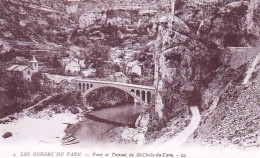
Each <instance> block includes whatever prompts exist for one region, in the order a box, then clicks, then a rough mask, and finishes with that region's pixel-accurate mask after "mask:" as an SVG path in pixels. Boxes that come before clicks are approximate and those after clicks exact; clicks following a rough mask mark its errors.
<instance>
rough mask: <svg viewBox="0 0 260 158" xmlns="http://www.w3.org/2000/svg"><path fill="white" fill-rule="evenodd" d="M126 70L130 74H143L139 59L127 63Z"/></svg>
mask: <svg viewBox="0 0 260 158" xmlns="http://www.w3.org/2000/svg"><path fill="white" fill-rule="evenodd" d="M126 72H127V73H128V74H132V73H136V74H137V75H138V76H141V75H142V67H141V66H140V65H138V61H137V60H135V61H132V62H129V63H128V64H127V65H126Z"/></svg>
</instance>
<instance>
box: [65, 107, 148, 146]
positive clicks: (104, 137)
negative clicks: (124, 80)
mask: <svg viewBox="0 0 260 158" xmlns="http://www.w3.org/2000/svg"><path fill="white" fill-rule="evenodd" d="M143 111H144V108H143V107H142V106H141V105H136V106H134V105H133V104H128V105H122V106H118V107H113V108H106V109H101V110H98V111H93V112H91V113H90V114H91V115H93V116H96V117H98V118H101V119H104V120H107V121H112V122H118V123H121V124H135V121H136V119H137V118H138V116H139V115H140V114H141V113H142V112H143ZM116 127H119V126H116V125H113V124H108V123H104V122H102V121H96V120H93V119H88V118H83V119H82V121H79V122H77V123H75V124H73V125H71V126H69V127H68V128H67V129H66V130H65V131H66V133H67V135H73V137H74V138H76V139H77V140H78V141H79V142H80V143H88V144H89V143H95V144H96V143H98V142H104V141H105V142H109V141H110V139H109V137H108V133H109V131H111V130H112V129H114V128H116Z"/></svg>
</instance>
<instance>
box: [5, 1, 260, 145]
mask: <svg viewBox="0 0 260 158" xmlns="http://www.w3.org/2000/svg"><path fill="white" fill-rule="evenodd" d="M170 6H171V5H170V1H167V0H165V1H160V2H158V1H156V0H153V1H149V0H141V1H137V0H131V1H130V0H129V1H127V0H123V1H116V0H106V1H99V0H85V1H79V2H69V1H63V0H55V1H52V0H39V1H35V0H8V1H7V0H4V1H2V2H1V3H0V61H1V66H2V64H3V65H4V66H7V65H10V63H8V61H7V59H8V60H9V61H10V60H12V59H13V58H14V57H15V56H16V55H20V56H26V57H28V56H31V55H32V54H36V56H37V58H39V59H40V60H42V61H44V60H45V61H48V60H50V59H53V58H54V56H55V54H56V55H57V56H59V57H61V56H64V54H66V53H68V52H73V53H74V55H75V56H78V57H82V58H83V57H85V56H87V55H89V54H91V51H93V50H99V51H100V52H102V51H101V49H102V48H103V47H98V48H97V47H96V45H97V44H98V45H102V46H106V48H112V47H130V48H135V49H138V50H140V51H141V54H139V55H140V56H141V57H140V56H137V57H135V58H137V59H138V60H140V63H142V64H143V66H144V68H145V69H146V71H149V72H152V73H151V74H150V78H152V81H153V85H154V86H155V88H156V94H155V96H154V100H153V101H152V104H151V105H149V108H147V110H146V112H145V113H144V114H142V115H141V116H140V117H139V119H138V121H137V123H136V124H138V123H139V126H138V128H137V129H129V128H122V129H120V130H121V132H122V131H124V130H125V131H131V132H133V133H135V134H136V135H138V134H140V133H141V134H143V137H145V138H146V141H144V142H146V143H148V142H149V143H150V142H153V141H155V140H156V139H158V138H159V137H160V136H162V135H164V134H165V131H166V130H169V129H171V128H174V126H175V125H176V126H177V127H178V129H175V128H174V129H172V130H173V131H174V132H173V133H174V134H172V135H170V136H169V139H171V138H173V137H174V136H175V135H176V134H177V133H179V132H180V129H184V128H185V127H186V126H187V125H188V123H189V121H190V120H189V119H190V110H189V109H190V107H193V106H197V107H198V108H199V110H200V113H201V122H200V124H199V126H198V128H197V129H196V131H195V132H194V133H193V134H192V135H191V136H190V137H189V139H188V141H187V144H189V143H191V144H192V143H194V142H196V143H201V144H213V145H219V144H225V145H234V146H239V147H259V146H260V139H259V136H260V133H259V131H260V125H259V121H260V117H259V112H260V106H259V105H260V103H259V101H260V96H259V94H260V93H259V92H260V85H259V83H260V82H259V81H260V74H259V73H260V71H259V70H260V65H259V60H257V61H256V63H255V65H254V66H253V68H251V67H252V63H253V61H254V60H255V59H256V58H257V56H258V54H259V53H260V52H259V49H258V48H259V47H260V38H259V34H260V31H259V30H260V16H259V15H260V2H259V1H258V0H251V1H249V0H246V1H240V0H228V1H224V2H219V1H217V0H216V1H214V2H212V1H211V2H209V1H207V0H202V1H192V0H178V1H175V5H174V7H172V8H171V7H170ZM173 9H174V10H173ZM230 47H232V48H230ZM240 49H241V50H242V51H240ZM100 54H101V53H100ZM84 55H85V56H84ZM7 57H8V58H7ZM102 62H103V63H106V62H107V61H102ZM102 62H101V63H102ZM92 64H93V63H92ZM48 66H49V65H48ZM102 70H103V69H102ZM249 70H250V71H251V72H252V75H250V76H249V77H248V74H249V73H248V71H249ZM103 71H106V70H105V69H104V70H103ZM153 72H154V73H153ZM147 76H148V75H147ZM147 76H145V77H147ZM246 77H248V79H247V80H246V81H245V78H246ZM245 82H246V83H245ZM109 95H110V94H109ZM93 98H95V97H93ZM173 124H174V126H173ZM140 129H141V130H140ZM115 135H116V134H115ZM119 135H120V134H119ZM115 137H116V136H115ZM119 137H120V136H119ZM122 139H123V138H120V139H119V140H120V141H122V142H124V140H122ZM132 141H134V142H137V141H136V140H132Z"/></svg>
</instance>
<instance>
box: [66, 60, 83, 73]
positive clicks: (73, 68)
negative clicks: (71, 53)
mask: <svg viewBox="0 0 260 158" xmlns="http://www.w3.org/2000/svg"><path fill="white" fill-rule="evenodd" d="M78 72H80V65H79V63H78V62H76V61H74V60H72V61H71V62H70V63H69V64H68V65H66V66H65V73H68V74H76V73H78Z"/></svg>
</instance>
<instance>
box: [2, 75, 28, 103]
mask: <svg viewBox="0 0 260 158" xmlns="http://www.w3.org/2000/svg"><path fill="white" fill-rule="evenodd" d="M5 89H6V90H7V92H6V94H7V96H8V98H9V100H13V99H17V98H22V99H27V98H29V96H30V95H29V92H30V91H29V85H28V83H27V81H25V80H24V79H22V78H21V76H20V75H12V76H11V77H10V78H8V80H7V84H6V87H5Z"/></svg>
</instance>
